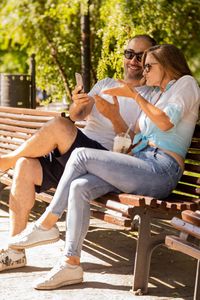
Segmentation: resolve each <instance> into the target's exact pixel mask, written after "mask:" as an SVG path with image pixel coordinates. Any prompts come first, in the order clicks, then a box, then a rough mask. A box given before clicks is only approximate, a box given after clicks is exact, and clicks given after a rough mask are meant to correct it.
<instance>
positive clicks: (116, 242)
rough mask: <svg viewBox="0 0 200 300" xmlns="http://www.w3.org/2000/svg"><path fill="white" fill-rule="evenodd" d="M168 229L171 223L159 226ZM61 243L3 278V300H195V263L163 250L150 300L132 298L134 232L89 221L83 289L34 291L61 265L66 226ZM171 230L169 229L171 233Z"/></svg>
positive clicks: (0, 208)
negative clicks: (39, 281)
mask: <svg viewBox="0 0 200 300" xmlns="http://www.w3.org/2000/svg"><path fill="white" fill-rule="evenodd" d="M7 198H8V191H6V192H3V193H1V194H0V199H1V200H0V248H2V246H4V245H5V244H6V241H7V238H8V227H9V224H8V209H7ZM43 210H44V206H42V207H41V206H40V207H38V205H37V206H36V207H35V209H34V211H33V212H32V214H31V220H34V219H35V218H38V216H39V215H40V214H41V211H43ZM160 225H162V227H163V226H165V227H167V228H168V227H169V225H168V223H157V224H155V226H154V229H159V227H160ZM58 226H59V228H60V231H61V240H60V241H59V242H57V243H55V244H52V245H46V246H40V247H35V248H32V249H29V250H27V259H28V264H27V266H26V267H24V268H21V269H17V270H10V271H7V272H4V273H0V299H1V300H7V299H9V300H18V299H19V300H28V299H31V300H34V299H37V300H38V299H40V300H48V299H52V300H79V299H83V300H94V299H95V300H107V299H109V300H122V299H123V300H132V299H139V300H140V299H141V300H144V299H146V300H170V299H187V300H189V299H191V300H192V298H193V297H192V295H193V286H194V277H195V267H196V262H195V260H193V259H191V258H189V257H187V256H185V255H183V254H180V253H176V252H173V251H170V250H168V249H166V248H165V247H159V248H157V249H156V250H155V251H154V254H153V257H152V264H151V273H150V281H149V295H145V296H134V295H133V294H132V293H131V292H130V289H131V284H132V272H133V267H132V266H133V259H134V254H135V246H136V236H137V233H136V232H131V233H130V232H127V231H124V230H122V229H121V228H118V227H116V226H115V227H113V226H110V225H108V224H106V223H104V222H100V221H97V220H95V219H93V220H91V226H90V230H89V232H88V235H87V238H86V240H85V243H84V248H83V254H82V265H83V268H84V270H85V277H84V283H83V284H79V285H74V286H69V287H64V288H61V289H58V290H55V291H36V290H34V289H33V288H32V282H33V281H34V280H35V279H36V278H38V277H39V276H40V275H42V274H44V273H45V272H47V271H48V270H50V268H51V267H52V266H53V265H54V264H55V263H56V262H57V259H58V258H59V255H60V253H61V251H62V249H63V245H64V232H65V222H64V219H63V220H61V222H59V223H58ZM169 230H170V228H169Z"/></svg>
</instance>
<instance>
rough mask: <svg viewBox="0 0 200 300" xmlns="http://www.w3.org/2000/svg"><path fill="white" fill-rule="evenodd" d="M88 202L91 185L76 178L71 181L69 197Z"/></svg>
mask: <svg viewBox="0 0 200 300" xmlns="http://www.w3.org/2000/svg"><path fill="white" fill-rule="evenodd" d="M69 198H73V199H79V200H78V201H80V200H81V199H82V200H84V201H86V202H89V200H90V199H91V184H90V182H88V181H87V180H85V178H78V179H75V180H74V181H72V183H71V185H70V197H69Z"/></svg>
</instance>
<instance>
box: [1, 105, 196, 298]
mask: <svg viewBox="0 0 200 300" xmlns="http://www.w3.org/2000/svg"><path fill="white" fill-rule="evenodd" d="M58 115H60V114H59V113H57V112H44V111H38V110H32V109H19V108H11V107H10V108H9V107H0V155H1V154H2V153H9V152H10V151H13V150H14V149H16V148H17V147H18V146H19V145H20V144H21V143H23V142H24V141H25V140H27V139H28V138H29V137H30V136H31V135H32V134H34V133H35V132H36V130H38V129H39V128H40V127H41V126H42V125H43V124H44V123H45V122H47V121H48V120H50V119H51V118H52V117H54V116H58ZM199 129H200V127H199V126H197V127H196V130H195V134H194V138H193V141H192V144H191V148H190V149H189V151H188V155H187V162H186V165H185V172H184V175H183V176H182V178H181V180H180V182H179V184H178V186H177V189H176V191H174V192H173V193H172V194H171V195H170V196H169V197H168V198H167V199H165V200H160V199H154V198H152V197H147V196H143V195H132V194H124V193H122V194H107V195H105V196H103V197H101V198H100V199H95V200H92V201H91V215H92V216H93V217H95V218H100V219H102V220H104V221H106V222H109V223H113V224H117V225H121V226H124V227H126V228H127V229H131V227H132V225H133V223H134V222H133V220H134V218H135V216H139V218H140V226H139V232H138V239H137V249H136V255H135V263H134V276H133V287H132V289H133V291H134V292H135V294H145V293H147V290H148V278H149V269H150V262H151V254H152V252H153V250H154V249H155V248H156V247H157V246H159V245H161V244H164V241H165V236H166V234H167V232H165V231H162V232H160V233H159V234H156V235H155V234H152V233H151V224H152V222H153V221H154V219H161V220H170V219H172V217H175V216H176V217H180V216H181V212H182V211H184V210H186V209H189V210H192V211H195V210H197V209H199V208H200V199H199V194H200V178H199V177H198V176H199V174H200V164H199V162H200V130H199ZM188 172H192V173H188ZM12 176H13V170H9V171H8V172H7V173H6V174H5V175H3V176H1V178H0V182H1V184H3V185H4V186H9V185H11V183H12ZM144 184H145V183H144ZM160 188H162V187H160ZM181 193H185V194H181ZM53 194H54V191H53V190H50V191H48V192H45V193H41V194H36V199H38V200H42V201H45V202H50V201H51V199H52V197H53Z"/></svg>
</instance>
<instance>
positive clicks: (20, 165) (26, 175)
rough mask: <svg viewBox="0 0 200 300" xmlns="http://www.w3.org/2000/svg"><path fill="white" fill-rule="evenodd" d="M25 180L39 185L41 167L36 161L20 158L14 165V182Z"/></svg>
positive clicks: (34, 159)
mask: <svg viewBox="0 0 200 300" xmlns="http://www.w3.org/2000/svg"><path fill="white" fill-rule="evenodd" d="M22 180H25V182H26V184H28V182H32V183H33V184H35V185H40V184H41V182H42V167H41V164H40V162H39V160H38V159H36V158H26V157H21V158H19V159H18V160H17V162H16V165H15V173H14V181H22Z"/></svg>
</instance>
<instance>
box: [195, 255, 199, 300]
mask: <svg viewBox="0 0 200 300" xmlns="http://www.w3.org/2000/svg"><path fill="white" fill-rule="evenodd" d="M198 299H200V260H199V259H198V260H197V271H196V280H195V287H194V300H198Z"/></svg>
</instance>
